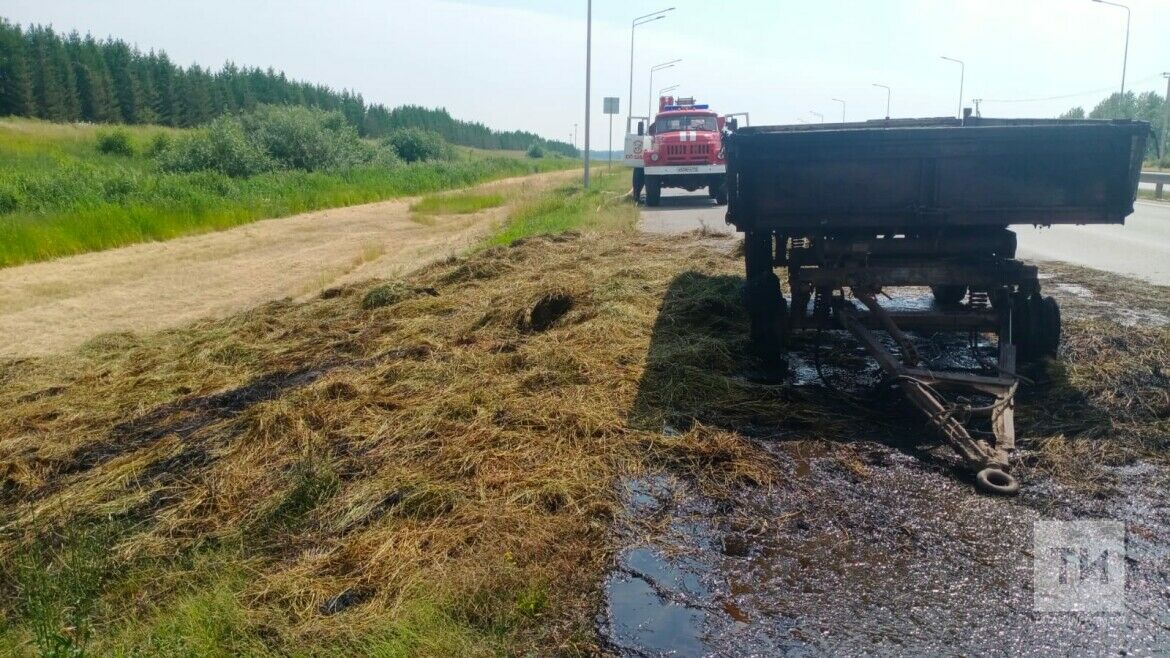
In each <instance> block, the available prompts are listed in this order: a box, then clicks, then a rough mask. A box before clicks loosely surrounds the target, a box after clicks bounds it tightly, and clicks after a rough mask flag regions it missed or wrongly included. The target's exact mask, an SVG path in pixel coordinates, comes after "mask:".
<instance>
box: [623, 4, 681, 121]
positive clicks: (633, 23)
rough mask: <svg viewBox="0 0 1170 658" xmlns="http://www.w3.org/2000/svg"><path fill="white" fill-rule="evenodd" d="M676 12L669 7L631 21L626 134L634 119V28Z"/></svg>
mask: <svg viewBox="0 0 1170 658" xmlns="http://www.w3.org/2000/svg"><path fill="white" fill-rule="evenodd" d="M668 11H674V7H667V8H666V9H660V10H658V11H654V12H650V13H649V14H646V15H645V16H639V17H637V18H635V19H634V20H632V21H630V93H629V97H628V98H626V106H627V110H626V132H627V133H628V132H630V121H632V120H633V118H634V28H636V27H638V26H639V25H645V24H646V23H649V22H651V21H656V20H659V19H661V18H666V15H665V14H666V12H668Z"/></svg>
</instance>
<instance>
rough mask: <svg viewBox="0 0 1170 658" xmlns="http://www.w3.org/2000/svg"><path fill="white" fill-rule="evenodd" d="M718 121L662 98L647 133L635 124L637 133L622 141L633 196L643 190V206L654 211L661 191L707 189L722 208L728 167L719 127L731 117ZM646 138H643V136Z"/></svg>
mask: <svg viewBox="0 0 1170 658" xmlns="http://www.w3.org/2000/svg"><path fill="white" fill-rule="evenodd" d="M738 116H742V117H744V120H745V122H746V120H747V117H748V115H747V113H737V114H728V115H725V116H719V115H718V114H716V113H715V112H714V111H712V110H711V109H710V108H709V107H708V106H707V105H699V104H696V103H695V99H693V98H678V99H675V98H674V97H673V96H662V97H661V98H659V99H658V114H657V116H655V117H654V122H653V123H651V124H650V127H649V130H646V129H645V125H644V123H643V122H639V123H638V133H637V134H636V135H627V136H626V153H625V161H626V164H628V165H630V166H633V167H634V176H633V190H634V196H635V197H638V196H640V195H641V192H642V188H643V187H645V189H646V205H648V206H657V205H658V204H659V202H660V201H661V199H662V188H664V187H677V188H682V189H685V190H687V191H690V192H693V191H695V190H698V189H701V188H704V187H705V188H707V194H708V196H710V197H711V198H712V199H715V202H716V203H718V204H719V205H723V204H725V203H727V164H726V162H725V161H724V159H723V155H724V154H723V140H722V137H723V134H722V131H723V128H724V126H725V125H726V123H727V122H728V121H732V122H735V121H736V119H735V118H734V117H738ZM645 133H648V134H645Z"/></svg>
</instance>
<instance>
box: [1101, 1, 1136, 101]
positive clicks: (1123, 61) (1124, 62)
mask: <svg viewBox="0 0 1170 658" xmlns="http://www.w3.org/2000/svg"><path fill="white" fill-rule="evenodd" d="M1093 2H1099V3H1101V4H1103V5H1109V6H1111V7H1121V8H1122V9H1124V10H1125V54H1124V55H1123V56H1122V58H1121V103H1120V106H1121V107H1125V67H1126V65H1127V64H1129V7H1126V6H1125V5H1122V4H1118V3H1116V2H1109V1H1108V0H1093Z"/></svg>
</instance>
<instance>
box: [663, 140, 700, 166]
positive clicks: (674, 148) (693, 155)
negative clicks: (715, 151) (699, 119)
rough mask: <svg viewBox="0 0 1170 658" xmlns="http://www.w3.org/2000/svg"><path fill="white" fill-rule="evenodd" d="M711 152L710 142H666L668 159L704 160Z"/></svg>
mask: <svg viewBox="0 0 1170 658" xmlns="http://www.w3.org/2000/svg"><path fill="white" fill-rule="evenodd" d="M710 153H711V145H710V144H667V145H666V158H667V159H668V160H675V161H677V160H685V161H692V160H693V161H704V162H705V161H706V160H707V156H708V155H710Z"/></svg>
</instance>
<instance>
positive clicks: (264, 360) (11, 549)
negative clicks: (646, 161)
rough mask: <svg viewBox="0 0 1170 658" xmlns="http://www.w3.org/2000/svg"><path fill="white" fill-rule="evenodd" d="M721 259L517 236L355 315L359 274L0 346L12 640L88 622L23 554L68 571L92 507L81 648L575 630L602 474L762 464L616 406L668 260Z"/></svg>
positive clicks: (429, 644)
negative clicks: (13, 355) (204, 312)
mask: <svg viewBox="0 0 1170 658" xmlns="http://www.w3.org/2000/svg"><path fill="white" fill-rule="evenodd" d="M733 267H735V263H734V262H733V261H732V260H731V259H730V258H727V257H723V256H717V255H713V254H711V253H709V252H707V251H706V250H703V249H700V248H697V247H694V246H693V245H691V246H689V247H688V245H687V244H686V242H685V239H684V241H663V240H656V239H650V238H630V237H625V236H619V235H612V234H590V235H588V236H586V237H583V238H576V237H557V238H533V239H529V240H527V241H523V242H522V243H520V244H518V245H515V246H511V247H504V248H495V249H489V250H485V251H483V252H481V253H479V254H477V255H475V256H473V257H471V258H468V259H466V260H461V259H456V260H453V261H451V262H446V263H443V264H440V265H436V266H433V267H430V268H427V269H425V270H423V271H422V272H420V273H418V274H417V275H416V276H414V277H412V278H411V279H410V281H409V284H410V286H409V288H405V287H404V288H399V289H396V290H395V294H393V295H389V296H387V297H386V299H389V300H391V301H390V303H387V304H384V305H376V304H367V305H366V306H376V308H372V310H371V309H367V308H363V304H362V300H363V299H366V298H367V297H368V295H369V294H370V293H371V291H374V290H376V289H377V287H378V286H379V285H383V284H378V283H377V282H373V283H369V284H362V285H355V286H350V287H345V288H342V289H337V290H331V291H329V292H328V293H327V294H326V295H325V297H326V298H323V299H317V300H314V301H312V302H309V303H305V304H294V303H291V302H278V303H272V304H269V305H266V306H262V307H260V308H257V309H256V310H254V311H251V312H248V313H244V314H242V315H238V316H235V317H233V318H230V319H228V320H225V321H216V322H206V323H203V324H199V325H195V326H193V327H191V328H189V329H185V330H182V331H170V332H165V333H161V334H157V335H154V336H151V337H148V338H141V337H137V336H134V335H129V334H116V335H107V336H104V337H101V338H99V339H95V340H93V341H91V342H90V343H89V344H87V345H86V346H85V347H84V348H83V349H81V350H80V351H79V352H77V353H75V354H71V355H69V356H67V357H62V358H51V359H46V360H38V361H10V362H8V363H6V364H4V366H3V368H2V369H0V382H2V383H0V386H2V388H0V404H2V405H3V406H4V408H5V409H6V410H7V412H6V414H5V415H4V418H3V420H2V421H0V478H2V491H3V499H2V502H3V505H2V507H0V510H2V511H0V523H2V528H3V534H2V540H0V555H2V556H3V558H2V561H3V562H4V563H6V564H7V563H11V562H12V560H13V559H14V557H15V556H17V555H20V554H22V553H28V552H29V551H30V548H29V547H30V546H37V547H42V548H39V549H38V550H39V551H41V552H40V553H38V555H43V556H44V557H43V559H40V560H39V561H34V564H33V565H32V566H31V567H30V568H29V569H26V570H25V571H26V572H27V573H25V572H16V573H13V572H10V573H7V574H6V576H5V580H4V582H3V592H4V594H3V596H2V597H0V600H3V601H4V602H5V603H3V604H2V605H3V610H4V615H5V618H6V619H7V620H8V621H9V623H10V624H11V626H9V630H8V632H7V633H8V634H7V641H8V643H9V644H8V646H10V647H15V646H17V645H20V644H21V643H29V642H34V641H36V642H38V643H39V646H41V647H42V648H43V647H44V646H46V643H49V642H50V640H51V638H49V639H45V637H41V636H39V635H38V634H37V631H36V630H35V628H34V623H33V622H34V620H36V619H39V618H44V617H45V616H47V617H48V618H49V619H50V621H51V623H49V624H47V626H49V627H52V626H53V625H54V624H56V623H60V624H62V625H66V626H69V627H70V628H73V629H77V628H80V626H79V624H77V623H67V622H66V621H65V620H67V619H69V618H70V614H72V613H71V612H70V611H71V610H73V607H72V606H71V604H67V603H64V602H65V601H69V600H72V599H71V598H70V595H68V594H63V595H60V596H58V595H57V594H54V593H53V592H56V590H52V591H49V592H48V593H45V591H43V590H44V588H43V587H41V588H39V589H38V586H37V585H36V582H38V581H37V580H36V578H31V579H30V577H28V574H29V573H32V574H36V573H40V572H51V573H72V572H77V571H78V569H76V568H72V567H63V566H62V565H64V564H65V563H64V562H62V559H61V557H60V554H59V553H58V550H59V549H60V550H66V549H61V547H63V546H65V547H70V548H68V549H67V550H69V551H73V552H76V550H77V549H74V548H72V546H74V544H75V542H74V541H73V540H72V539H70V538H69V537H70V535H69V533H70V532H72V531H76V530H77V529H85V530H84V532H83V535H82V537H83V539H84V541H83V542H82V544H83V545H88V544H90V543H93V542H97V544H98V547H97V548H95V549H94V550H93V551H92V552H93V555H95V556H108V557H102V559H101V560H98V561H99V562H101V564H100V565H99V566H97V567H94V568H93V569H90V570H89V571H93V570H97V571H98V572H100V574H101V575H100V578H99V581H100V586H98V587H96V589H95V588H94V587H89V588H82V591H83V592H85V593H87V594H86V596H88V597H90V598H94V597H96V600H95V601H94V602H93V603H92V606H91V607H92V612H91V613H89V614H87V615H84V618H85V619H86V624H88V627H89V628H91V629H92V632H90V634H89V636H88V646H89V648H90V649H91V650H92V651H94V652H96V653H109V652H112V651H115V650H130V649H138V650H141V651H143V652H146V653H152V652H165V651H170V650H171V649H173V648H174V647H181V646H186V647H217V649H216V650H217V651H225V650H226V651H227V652H249V653H251V652H274V653H282V652H287V651H292V650H293V649H294V648H295V649H298V650H304V651H307V652H309V653H315V652H322V653H325V652H329V653H332V652H334V651H339V652H342V653H346V652H347V653H351V654H364V653H377V652H384V653H387V654H389V655H408V654H410V655H415V654H421V655H452V654H459V653H486V654H493V653H496V652H498V651H501V650H514V651H520V650H524V649H529V648H531V649H534V650H539V651H540V652H542V653H543V652H548V651H563V652H567V653H578V652H589V651H592V650H593V649H594V647H593V645H592V643H593V637H592V632H591V628H590V623H589V620H590V618H591V615H590V609H591V605H592V599H591V594H590V593H591V592H592V591H593V587H594V584H595V582H596V579H597V578H598V577H599V574H600V572H601V569H602V567H603V565H604V563H605V560H606V558H607V549H606V546H607V540H608V534H607V530H608V527H609V523H610V520H611V519H612V518H613V516H614V515H615V514H616V513H617V512H618V507H617V504H616V498H615V492H614V488H613V484H614V482H615V478H617V477H619V476H621V475H623V474H628V473H638V472H643V471H645V470H647V469H665V468H669V469H672V470H675V471H679V472H682V473H692V474H698V473H700V472H701V473H702V474H703V478H704V482H706V483H708V484H709V485H710V486H718V484H719V483H720V482H723V483H727V482H730V481H734V480H737V479H748V480H751V481H766V480H767V478H768V477H769V471H768V468H767V467H766V461H765V460H763V459H762V458H761V457H760V456H759V455H758V454H757V453H756V452H755V451H754V449H753V448H752V447H751V445H750V444H748V443H745V442H743V441H741V440H739V439H737V438H736V436H735V434H734V433H732V432H729V431H727V430H721V429H715V428H709V427H706V426H704V425H701V424H693V425H691V426H689V427H683V428H680V430H679V432H677V433H675V432H672V433H671V434H670V435H667V434H664V433H662V432H661V431H659V430H661V428H662V425H661V418H656V417H654V416H653V414H649V415H646V414H643V415H646V417H645V418H642V419H641V420H639V422H631V421H630V419H629V418H630V414H631V412H632V411H633V410H634V409H635V407H636V406H638V404H639V403H638V398H639V396H640V395H642V396H644V395H645V394H646V386H645V382H643V381H642V377H643V375H644V373H645V364H646V362H647V358H648V357H647V350H648V348H649V346H650V342H651V335H652V332H653V329H654V327H655V320H656V318H657V317H658V315H659V314H658V306H659V303H660V301H661V300H662V298H663V296H664V294H666V293H667V289H668V288H669V287H670V286H671V283H672V281H673V280H674V279H675V277H676V275H677V274H678V273H679V272H681V271H684V270H693V271H695V272H704V271H705V270H706V271H709V273H710V274H711V275H712V276H715V275H718V274H720V273H723V272H725V271H726V270H727V269H730V268H733ZM412 291H413V292H412ZM432 292H433V293H435V294H432ZM710 293H711V289H700V290H698V291H697V292H696V294H701V295H709V294H710ZM683 347H684V348H685V349H690V348H691V346H683ZM643 402H644V400H643ZM655 423H657V429H654V426H655ZM639 428H644V429H639ZM91 537H99V539H94V540H91V539H90V538H91ZM94 559H95V560H96V559H97V558H94ZM87 564H88V562H87ZM38 570H40V571H38ZM80 571H81V572H85V573H88V572H89V571H87V570H85V569H82V570H80ZM22 573H24V575H22ZM65 580H68V578H66V579H65ZM86 582H88V581H86ZM30 601H33V602H36V601H40V602H41V603H39V604H37V605H31V604H30V603H29V602H30ZM45 601H47V602H48V603H45ZM38 615H40V617H38ZM199 629H210V630H205V631H201V630H199ZM71 632H73V633H79V632H80V631H76V630H74V631H71ZM42 635H43V634H42ZM66 635H67V636H68V633H67V634H66ZM83 640H84V638H83V637H74V638H71V639H70V640H69V641H71V642H77V643H82V641H83ZM0 646H3V645H0ZM24 646H26V647H27V646H28V645H27V644H25V645H24ZM473 649H474V651H473Z"/></svg>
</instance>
